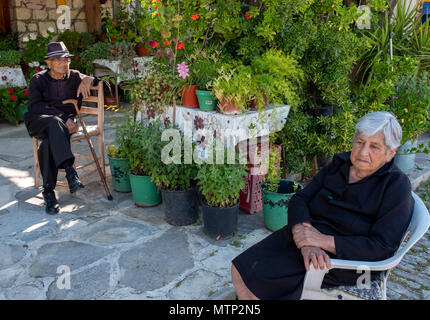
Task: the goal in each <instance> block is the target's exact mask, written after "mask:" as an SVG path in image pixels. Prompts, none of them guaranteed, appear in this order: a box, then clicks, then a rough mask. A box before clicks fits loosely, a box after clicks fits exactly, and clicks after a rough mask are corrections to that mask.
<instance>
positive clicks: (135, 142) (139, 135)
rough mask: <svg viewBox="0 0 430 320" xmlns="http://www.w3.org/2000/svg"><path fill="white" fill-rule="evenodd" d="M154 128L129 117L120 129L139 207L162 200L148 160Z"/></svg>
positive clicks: (153, 204)
mask: <svg viewBox="0 0 430 320" xmlns="http://www.w3.org/2000/svg"><path fill="white" fill-rule="evenodd" d="M153 130H154V129H153V128H152V127H151V126H145V125H144V124H143V123H142V122H141V121H135V122H133V121H132V120H131V119H127V120H126V121H125V122H124V123H123V124H122V126H121V130H120V131H119V136H120V139H119V141H121V143H122V146H123V150H124V152H125V154H126V156H127V158H128V159H129V163H130V186H131V192H132V194H133V199H134V203H135V204H136V206H138V207H151V206H155V205H157V204H159V203H160V202H161V195H160V191H159V190H158V189H157V185H156V184H155V183H154V182H152V181H151V176H150V169H151V168H150V164H149V163H148V160H147V153H148V149H151V148H152V146H151V144H150V143H149V142H148V141H149V138H150V137H151V134H152V131H153Z"/></svg>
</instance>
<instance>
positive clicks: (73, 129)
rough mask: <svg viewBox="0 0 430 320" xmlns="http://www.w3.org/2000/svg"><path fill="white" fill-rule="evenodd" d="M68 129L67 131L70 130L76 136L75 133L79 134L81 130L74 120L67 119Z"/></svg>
mask: <svg viewBox="0 0 430 320" xmlns="http://www.w3.org/2000/svg"><path fill="white" fill-rule="evenodd" d="M66 127H67V129H69V133H70V134H74V133H75V132H78V130H79V126H78V124H77V123H76V122H75V120H73V119H72V118H69V119H67V121H66Z"/></svg>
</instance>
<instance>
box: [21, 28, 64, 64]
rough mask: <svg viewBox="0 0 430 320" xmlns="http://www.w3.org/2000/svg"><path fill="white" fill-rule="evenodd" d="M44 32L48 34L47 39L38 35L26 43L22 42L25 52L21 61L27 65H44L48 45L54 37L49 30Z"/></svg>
mask: <svg viewBox="0 0 430 320" xmlns="http://www.w3.org/2000/svg"><path fill="white" fill-rule="evenodd" d="M46 32H47V34H48V36H47V37H43V36H41V35H38V36H36V38H35V39H28V41H26V42H24V44H25V52H24V56H23V60H24V61H25V62H26V63H27V64H29V63H31V62H35V61H37V62H39V63H40V64H44V63H45V56H46V53H47V47H48V43H49V42H51V41H52V39H53V37H54V36H55V35H56V34H55V33H54V32H51V31H49V30H47V31H46Z"/></svg>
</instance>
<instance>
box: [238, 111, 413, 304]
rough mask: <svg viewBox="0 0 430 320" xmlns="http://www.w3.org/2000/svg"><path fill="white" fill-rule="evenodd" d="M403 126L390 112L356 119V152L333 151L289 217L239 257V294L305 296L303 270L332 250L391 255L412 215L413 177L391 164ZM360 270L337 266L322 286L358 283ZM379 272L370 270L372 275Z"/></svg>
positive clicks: (342, 255) (352, 255)
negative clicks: (411, 180)
mask: <svg viewBox="0 0 430 320" xmlns="http://www.w3.org/2000/svg"><path fill="white" fill-rule="evenodd" d="M401 136H402V129H401V127H400V125H399V123H398V122H397V120H396V118H395V117H394V116H393V115H392V114H391V113H389V112H373V113H369V114H367V115H365V116H364V117H362V118H361V119H360V120H359V121H358V123H357V125H356V132H355V135H354V140H353V146H352V150H351V152H347V153H341V154H336V155H335V156H334V157H333V159H332V161H331V162H330V164H328V165H327V166H325V167H324V168H322V169H321V170H320V171H319V173H318V174H317V175H316V176H315V177H314V179H313V180H312V181H311V182H310V183H309V184H308V185H307V186H306V187H305V188H304V189H303V190H301V191H298V192H297V193H296V194H295V195H294V196H293V197H292V198H291V200H290V203H289V205H288V224H287V226H285V227H284V228H282V229H280V230H278V231H276V232H274V233H272V234H271V235H269V236H268V237H267V238H265V239H263V240H262V241H261V242H259V243H257V244H255V245H254V246H252V247H251V248H249V249H248V250H246V251H245V252H243V253H242V254H240V255H239V256H237V257H236V258H235V259H233V265H232V270H231V272H232V280H233V284H234V286H235V289H236V293H237V296H238V298H239V299H300V296H301V293H302V289H303V280H304V276H305V273H306V270H309V268H310V261H312V264H313V267H315V268H320V269H324V268H325V266H327V267H329V266H330V258H338V259H347V260H361V261H378V260H383V259H386V258H389V257H390V256H392V255H393V254H394V253H395V251H396V250H397V248H398V247H399V245H400V242H401V239H402V237H403V235H404V233H405V232H406V229H407V227H408V224H409V221H410V219H411V216H412V211H413V206H414V201H413V198H412V196H411V185H410V182H409V179H408V177H407V176H406V175H405V174H404V173H403V172H402V171H400V170H399V169H398V168H397V167H396V166H395V165H394V160H393V157H394V154H395V152H396V149H397V147H398V146H399V145H400V140H401ZM359 276H360V274H359V273H357V272H356V271H355V270H339V269H337V270H336V269H332V270H330V272H328V273H327V274H326V276H325V278H324V281H323V284H322V287H323V288H324V287H325V288H327V287H334V286H339V285H356V282H357V278H358V277H359ZM377 276H378V274H377V272H372V274H371V278H372V280H373V279H375V278H376V277H377Z"/></svg>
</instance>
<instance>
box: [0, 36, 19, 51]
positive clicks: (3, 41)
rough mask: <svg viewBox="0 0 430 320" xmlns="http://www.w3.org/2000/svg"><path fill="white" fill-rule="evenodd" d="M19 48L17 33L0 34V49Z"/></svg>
mask: <svg viewBox="0 0 430 320" xmlns="http://www.w3.org/2000/svg"><path fill="white" fill-rule="evenodd" d="M6 50H19V46H18V37H17V34H15V35H11V34H0V51H6Z"/></svg>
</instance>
